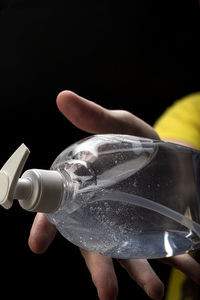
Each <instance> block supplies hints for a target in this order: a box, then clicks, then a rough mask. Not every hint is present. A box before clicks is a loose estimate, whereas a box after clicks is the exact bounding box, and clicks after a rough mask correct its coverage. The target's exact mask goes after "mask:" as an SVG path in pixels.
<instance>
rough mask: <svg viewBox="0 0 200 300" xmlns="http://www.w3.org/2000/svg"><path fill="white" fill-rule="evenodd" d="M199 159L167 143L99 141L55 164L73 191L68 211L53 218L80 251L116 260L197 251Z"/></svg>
mask: <svg viewBox="0 0 200 300" xmlns="http://www.w3.org/2000/svg"><path fill="white" fill-rule="evenodd" d="M199 159H200V156H199V154H198V152H197V151H194V152H193V151H192V150H190V151H189V150H187V148H186V147H181V146H177V145H176V146H175V145H173V144H170V143H164V142H161V141H154V140H150V139H143V138H137V137H132V136H126V135H114V134H108V135H95V136H91V137H89V138H86V139H84V140H82V141H80V142H78V143H75V144H74V145H72V146H70V147H69V148H67V149H66V150H65V151H63V152H62V153H61V154H60V155H59V156H58V157H57V159H56V160H55V161H54V163H53V165H52V168H51V169H53V170H57V171H59V172H60V173H61V174H62V176H63V177H64V179H65V185H66V186H65V192H64V196H63V201H62V204H61V206H60V208H59V209H58V211H57V212H55V213H53V214H47V217H48V219H49V220H50V221H51V222H52V223H53V224H55V225H56V227H57V228H58V230H59V231H60V232H61V234H62V235H63V236H64V237H65V238H67V239H68V240H69V241H71V242H72V243H74V244H75V245H77V246H79V247H81V248H84V249H86V250H89V251H94V252H98V253H101V254H103V255H107V256H110V257H116V258H158V257H167V256H172V255H176V254H180V253H184V252H187V251H190V250H193V249H197V248H199V247H200V240H199V237H198V234H197V232H200V229H199V227H200V226H199V225H198V224H199V223H200V222H199V221H200V220H199V203H200V202H199V189H198V186H199V167H198V166H199ZM197 182H198V184H197ZM176 217H177V219H176ZM193 228H194V230H193Z"/></svg>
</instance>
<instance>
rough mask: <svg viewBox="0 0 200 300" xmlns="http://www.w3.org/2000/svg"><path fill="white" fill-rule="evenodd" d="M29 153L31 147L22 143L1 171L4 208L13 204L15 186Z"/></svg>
mask: <svg viewBox="0 0 200 300" xmlns="http://www.w3.org/2000/svg"><path fill="white" fill-rule="evenodd" d="M29 153H30V151H29V149H28V148H27V147H26V146H25V145H24V144H22V145H21V146H20V147H19V148H18V149H17V150H16V151H15V152H14V153H13V155H12V156H11V157H10V158H9V160H8V161H7V162H6V163H5V164H4V166H3V167H2V169H1V171H0V204H1V205H2V206H3V207H4V208H10V207H11V206H12V204H13V199H14V192H15V188H16V185H17V182H18V179H19V176H20V175H21V172H22V170H23V167H24V165H25V162H26V160H27V158H28V156H29Z"/></svg>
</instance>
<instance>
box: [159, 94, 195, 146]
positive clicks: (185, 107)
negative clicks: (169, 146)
mask: <svg viewBox="0 0 200 300" xmlns="http://www.w3.org/2000/svg"><path fill="white" fill-rule="evenodd" d="M154 129H155V130H156V131H157V132H158V134H159V136H160V138H161V139H177V140H182V141H184V142H187V143H189V144H191V145H192V146H193V147H194V148H196V149H198V150H200V92H198V93H194V94H191V95H188V96H185V97H184V98H182V99H180V100H178V101H176V102H174V104H173V105H172V106H170V107H169V108H167V109H166V111H165V112H164V113H163V114H162V115H161V117H160V118H159V119H158V120H157V121H156V123H155V125H154Z"/></svg>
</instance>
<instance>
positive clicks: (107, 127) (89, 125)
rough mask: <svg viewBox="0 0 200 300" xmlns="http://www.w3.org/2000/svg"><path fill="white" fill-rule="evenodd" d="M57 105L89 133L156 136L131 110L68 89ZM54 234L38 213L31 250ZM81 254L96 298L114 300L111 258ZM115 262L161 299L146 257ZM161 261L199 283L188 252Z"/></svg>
mask: <svg viewBox="0 0 200 300" xmlns="http://www.w3.org/2000/svg"><path fill="white" fill-rule="evenodd" d="M57 105H58V108H59V109H60V111H61V112H62V113H63V114H64V116H65V117H66V118H67V119H68V120H69V121H71V122H72V123H73V124H74V125H75V126H77V127H78V128H80V129H82V130H84V131H86V132H89V133H111V132H112V133H124V134H132V135H138V136H144V137H149V138H158V135H157V133H156V132H155V131H154V130H153V128H152V127H151V126H149V125H148V124H146V123H145V122H143V121H142V120H141V119H139V118H137V117H136V116H134V115H132V114H131V113H129V112H126V111H121V110H120V111H119V110H118V111H116V110H112V111H111V110H107V109H105V108H103V107H101V106H99V105H97V104H95V103H94V102H91V101H88V100H86V99H83V98H81V97H79V96H78V95H76V94H74V93H72V92H68V91H66V92H62V93H60V94H59V95H58V98H57ZM55 234H56V228H55V227H54V226H53V225H52V224H50V223H49V222H48V221H47V219H46V217H45V215H43V214H40V213H38V214H37V215H36V218H35V220H34V223H33V226H32V229H31V233H30V237H29V246H30V248H31V249H32V251H33V252H35V253H42V252H44V251H45V250H46V249H47V248H48V246H49V244H50V243H51V242H52V240H53V239H54V237H55ZM81 253H82V255H83V257H84V259H85V261H86V264H87V267H88V269H89V270H90V272H91V275H92V279H93V282H94V284H95V286H96V288H97V291H98V295H99V298H100V299H102V300H103V299H104V300H111V299H116V297H117V293H118V284H117V278H116V274H115V271H114V267H113V263H112V259H111V258H108V257H105V256H102V255H100V254H97V253H93V252H88V251H85V250H83V249H81ZM118 261H119V263H120V264H121V265H122V266H123V267H124V268H125V269H126V270H127V272H128V273H129V275H130V276H131V277H132V278H133V279H134V280H135V281H137V283H138V284H139V285H140V286H141V287H142V288H143V289H144V290H145V291H146V293H147V294H148V295H149V296H150V297H151V298H153V299H161V297H162V296H163V292H164V287H163V284H162V282H161V281H160V279H159V278H158V276H157V275H156V274H155V272H154V271H153V269H152V268H151V266H150V265H149V263H148V261H147V260H144V259H137V260H136V259H128V260H118ZM163 262H165V263H168V264H170V265H172V266H175V267H177V268H179V269H180V270H182V271H183V272H185V273H186V274H187V275H188V276H190V277H191V278H192V279H193V280H194V281H196V282H197V283H200V267H199V265H198V263H197V262H196V261H195V260H193V258H191V257H190V256H189V255H187V254H185V255H179V256H177V257H171V258H168V259H163Z"/></svg>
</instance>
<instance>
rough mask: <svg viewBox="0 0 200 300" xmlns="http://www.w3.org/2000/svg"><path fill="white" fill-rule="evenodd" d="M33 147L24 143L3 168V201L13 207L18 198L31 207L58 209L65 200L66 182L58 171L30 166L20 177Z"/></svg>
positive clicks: (0, 183)
mask: <svg viewBox="0 0 200 300" xmlns="http://www.w3.org/2000/svg"><path fill="white" fill-rule="evenodd" d="M29 153H30V151H29V150H28V148H27V147H26V146H25V145H24V144H22V145H21V146H20V147H19V148H18V149H17V150H16V151H15V152H14V153H13V155H12V156H11V157H10V158H9V159H8V161H7V162H6V163H5V164H4V166H3V167H2V169H1V171H0V205H2V206H3V207H4V208H7V209H8V208H11V206H12V204H13V199H18V200H19V203H20V205H21V206H22V208H24V209H26V210H28V211H35V212H45V213H51V212H55V211H56V210H57V209H58V208H59V206H60V204H61V201H62V197H63V192H64V184H63V178H62V175H61V174H60V173H59V172H57V171H47V170H39V169H31V170H28V171H26V172H25V173H24V174H23V175H22V177H21V178H19V177H20V175H21V172H22V169H23V167H24V165H25V162H26V160H27V158H28V156H29Z"/></svg>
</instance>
